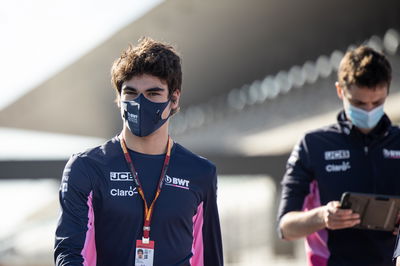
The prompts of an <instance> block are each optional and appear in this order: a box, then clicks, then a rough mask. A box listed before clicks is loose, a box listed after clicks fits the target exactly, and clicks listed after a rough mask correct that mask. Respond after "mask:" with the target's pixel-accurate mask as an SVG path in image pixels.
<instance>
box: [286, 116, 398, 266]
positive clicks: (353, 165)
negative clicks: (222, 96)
mask: <svg viewBox="0 0 400 266" xmlns="http://www.w3.org/2000/svg"><path fill="white" fill-rule="evenodd" d="M399 173H400V129H399V128H398V127H394V126H392V125H391V122H390V120H389V118H388V117H387V116H386V115H384V116H383V117H382V118H381V120H380V121H379V123H378V124H377V126H376V127H375V128H374V129H373V130H372V131H371V132H370V133H369V134H367V135H364V134H362V133H361V132H360V131H359V130H358V129H357V128H355V127H354V126H353V125H352V123H351V122H350V121H348V120H347V119H346V116H345V113H344V112H343V111H342V112H341V113H339V115H338V123H337V124H334V125H331V126H328V127H325V128H321V129H319V130H316V131H313V132H310V133H308V134H306V135H305V136H304V137H303V139H301V141H300V142H299V144H298V145H296V147H295V148H294V150H293V152H292V154H291V156H290V158H289V160H288V163H287V170H286V174H285V176H284V178H283V181H282V196H281V197H282V198H281V205H280V208H279V213H278V219H279V220H280V219H281V218H282V216H283V215H284V214H286V213H288V212H291V211H301V210H310V209H313V208H316V207H318V206H322V205H326V204H327V203H328V202H330V201H335V200H336V201H339V200H340V198H341V195H342V193H343V192H346V191H349V192H359V193H375V194H386V195H399V194H400V178H399V177H400V176H399ZM395 240H396V237H395V236H394V235H393V234H392V232H383V231H373V230H360V229H355V228H348V229H342V230H327V229H324V230H321V231H318V232H315V233H313V234H311V235H309V236H307V238H306V253H307V259H308V264H309V265H313V266H320V265H332V266H336V265H351V266H357V265H363V266H366V265H374V266H379V265H392V262H391V258H392V253H393V247H394V245H395Z"/></svg>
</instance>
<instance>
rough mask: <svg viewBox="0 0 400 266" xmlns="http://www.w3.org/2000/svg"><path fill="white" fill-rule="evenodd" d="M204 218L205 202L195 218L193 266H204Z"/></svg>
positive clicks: (199, 207) (201, 204)
mask: <svg viewBox="0 0 400 266" xmlns="http://www.w3.org/2000/svg"><path fill="white" fill-rule="evenodd" d="M203 218H204V217H203V202H201V203H200V204H199V206H198V207H197V213H196V215H194V216H193V244H192V253H193V256H192V258H191V259H190V265H192V266H204V244H203Z"/></svg>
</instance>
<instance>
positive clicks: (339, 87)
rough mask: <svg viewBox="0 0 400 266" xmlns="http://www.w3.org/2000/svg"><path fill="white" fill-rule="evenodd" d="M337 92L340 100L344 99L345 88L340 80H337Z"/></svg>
mask: <svg viewBox="0 0 400 266" xmlns="http://www.w3.org/2000/svg"><path fill="white" fill-rule="evenodd" d="M335 87H336V93H337V96H338V97H339V99H340V100H343V94H344V89H343V88H342V87H341V86H340V85H339V82H337V81H336V82H335Z"/></svg>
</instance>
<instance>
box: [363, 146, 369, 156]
mask: <svg viewBox="0 0 400 266" xmlns="http://www.w3.org/2000/svg"><path fill="white" fill-rule="evenodd" d="M364 152H365V154H368V146H364Z"/></svg>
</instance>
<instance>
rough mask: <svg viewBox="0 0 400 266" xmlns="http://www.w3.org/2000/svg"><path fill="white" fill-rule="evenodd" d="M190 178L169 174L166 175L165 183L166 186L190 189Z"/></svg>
mask: <svg viewBox="0 0 400 266" xmlns="http://www.w3.org/2000/svg"><path fill="white" fill-rule="evenodd" d="M189 183H190V181H189V180H186V179H183V178H178V177H170V176H169V175H166V176H165V180H164V184H165V185H166V186H171V187H177V188H183V189H189Z"/></svg>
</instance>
